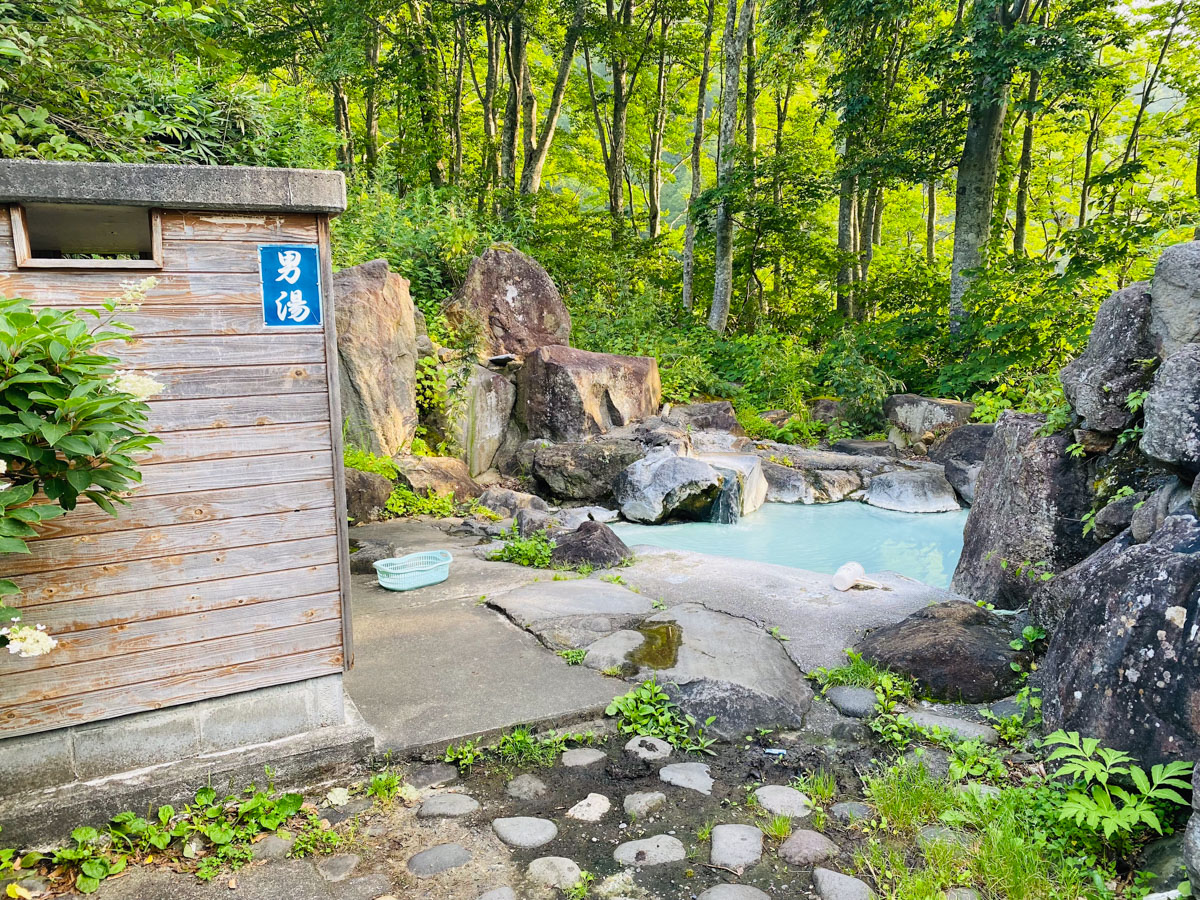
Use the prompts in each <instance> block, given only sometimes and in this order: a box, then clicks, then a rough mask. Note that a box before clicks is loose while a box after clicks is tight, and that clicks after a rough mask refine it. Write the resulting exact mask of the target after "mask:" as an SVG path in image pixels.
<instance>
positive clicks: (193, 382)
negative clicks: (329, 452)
mask: <svg viewBox="0 0 1200 900" xmlns="http://www.w3.org/2000/svg"><path fill="white" fill-rule="evenodd" d="M326 376H327V372H326V369H325V365H324V364H323V363H322V364H319V365H317V364H313V363H301V364H297V365H274V366H224V367H221V368H214V367H207V366H198V367H196V368H192V369H156V370H155V371H154V377H155V379H156V380H157V381H158V382H159V383H160V384H162V385H163V392H162V394H161V395H160V398H161V399H163V400H210V399H213V398H216V397H278V396H280V395H282V394H302V393H312V392H317V393H323V392H324V391H325V384H326V380H327V378H326Z"/></svg>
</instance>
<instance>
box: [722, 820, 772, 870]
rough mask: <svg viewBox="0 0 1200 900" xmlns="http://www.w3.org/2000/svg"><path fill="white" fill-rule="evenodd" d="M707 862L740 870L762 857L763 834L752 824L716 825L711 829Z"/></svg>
mask: <svg viewBox="0 0 1200 900" xmlns="http://www.w3.org/2000/svg"><path fill="white" fill-rule="evenodd" d="M711 842H712V847H711V850H710V855H709V862H711V863H712V864H713V865H714V866H722V867H724V868H726V869H733V870H734V871H737V872H741V871H742V870H743V869H748V868H749V867H750V866H752V865H754V864H755V863H757V862H758V861H759V860H760V859H762V846H763V834H762V832H761V831H759V830H758V829H757V828H755V827H754V826H753V825H718V826H716V827H715V828H714V829H713V830H712V838H711Z"/></svg>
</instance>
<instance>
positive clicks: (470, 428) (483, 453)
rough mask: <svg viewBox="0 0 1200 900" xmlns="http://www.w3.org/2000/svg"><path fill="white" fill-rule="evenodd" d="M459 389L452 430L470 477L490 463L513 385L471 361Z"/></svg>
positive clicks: (497, 446)
mask: <svg viewBox="0 0 1200 900" xmlns="http://www.w3.org/2000/svg"><path fill="white" fill-rule="evenodd" d="M462 393H463V398H462V402H461V403H460V404H456V406H455V409H454V412H453V414H452V418H453V422H454V424H453V434H454V438H455V443H456V445H457V446H458V447H459V448H460V449H461V452H462V456H463V461H464V462H466V464H467V468H468V469H469V470H470V473H471V476H472V477H474V476H476V475H479V474H480V473H482V472H486V471H487V470H488V469H490V468H491V467H492V461H493V460H494V459H495V458H496V451H497V450H499V449H500V445H501V444H502V443H503V441H504V435H505V432H506V430H507V428H508V420H509V416H511V415H512V409H513V404H514V403H516V401H517V389H516V387H515V386H514V385H513V383H512V382H511V381H510V380H509V379H508V378H506V377H505V376H504V375H501V374H500V373H499V372H494V371H492V370H491V369H488V368H485V367H484V366H480V365H472V366H471V369H470V375H469V376H468V377H467V383H466V386H465V389H464V390H463V391H462Z"/></svg>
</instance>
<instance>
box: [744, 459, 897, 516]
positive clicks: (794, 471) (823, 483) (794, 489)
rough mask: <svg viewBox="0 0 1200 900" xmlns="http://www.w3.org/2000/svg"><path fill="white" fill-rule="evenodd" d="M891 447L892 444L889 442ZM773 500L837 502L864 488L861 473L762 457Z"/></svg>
mask: <svg viewBox="0 0 1200 900" xmlns="http://www.w3.org/2000/svg"><path fill="white" fill-rule="evenodd" d="M889 446H890V445H889ZM762 472H763V476H764V477H765V478H766V480H767V501H768V502H770V503H837V502H839V501H841V500H845V499H846V498H847V497H848V496H849V495H850V494H852V493H854V492H855V491H859V490H862V484H863V482H862V476H861V475H859V474H858V473H857V472H850V471H847V470H845V469H801V468H797V467H794V466H785V465H780V464H779V463H775V462H771V461H770V460H763V463H762Z"/></svg>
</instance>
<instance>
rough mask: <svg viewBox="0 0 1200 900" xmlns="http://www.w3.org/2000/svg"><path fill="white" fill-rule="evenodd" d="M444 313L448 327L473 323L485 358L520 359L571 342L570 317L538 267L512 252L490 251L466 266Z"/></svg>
mask: <svg viewBox="0 0 1200 900" xmlns="http://www.w3.org/2000/svg"><path fill="white" fill-rule="evenodd" d="M444 310H445V313H446V316H447V318H448V319H449V320H450V321H451V322H452V323H461V322H464V321H465V320H467V319H468V318H469V319H473V320H475V322H477V323H478V324H479V325H480V326H481V327H482V330H483V338H484V346H483V354H484V355H485V356H502V355H504V354H506V353H511V354H513V355H514V356H525V355H526V354H527V353H531V352H533V351H534V350H536V349H537V348H538V347H542V346H545V345H547V344H566V343H568V342H569V341H570V339H571V314H570V313H569V312H568V311H567V307H566V305H565V304H564V303H563V301H562V297H560V296H559V293H558V288H556V287H555V286H554V282H553V281H552V280H551V278H550V276H549V275H548V274H547V273H546V270H545V269H543V268H542V267H541V266H540V265H538V264H537V262H535V261H534V260H533V259H531V258H530V257H528V256H526V255H525V254H524V253H521V252H520V251H518V250H504V249H499V248H492V249H490V250H486V251H484V253H483V254H482V255H480V256H477V257H476V258H475V259H473V260H472V261H471V265H470V267H469V268H468V269H467V275H466V278H464V279H463V284H462V287H461V288H459V290H458V292H457V293H456V294H455V295H454V296H453V297H451V298H450V299H449V300H447V301H446V304H445V306H444Z"/></svg>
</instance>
